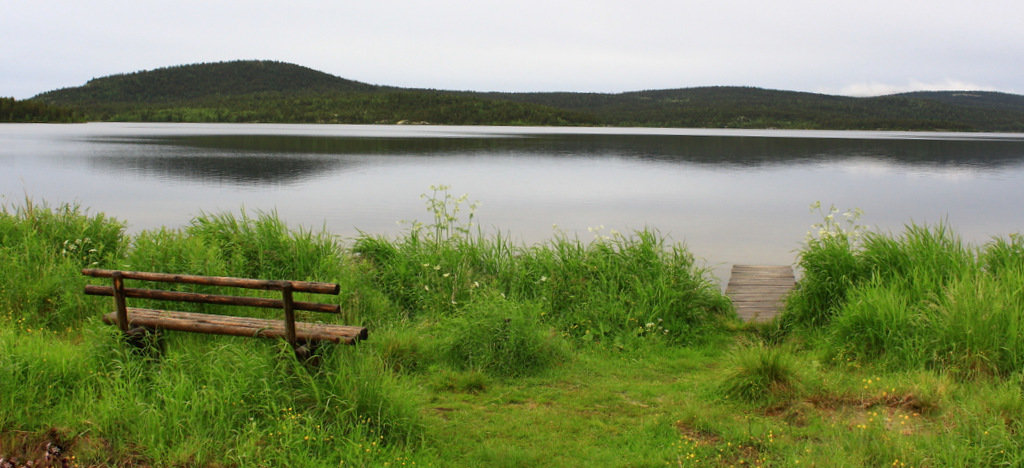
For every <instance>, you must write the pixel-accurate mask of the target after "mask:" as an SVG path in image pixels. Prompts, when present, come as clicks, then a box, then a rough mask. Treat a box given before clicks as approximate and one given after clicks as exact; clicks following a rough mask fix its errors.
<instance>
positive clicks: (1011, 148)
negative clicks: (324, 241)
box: [94, 134, 1024, 185]
mask: <svg viewBox="0 0 1024 468" xmlns="http://www.w3.org/2000/svg"><path fill="white" fill-rule="evenodd" d="M94 143H102V144H107V145H128V146H135V147H137V148H139V149H140V150H139V151H129V152H127V153H129V154H130V156H128V155H125V154H119V155H108V156H100V157H97V158H95V163H96V164H97V165H100V166H103V167H106V168H113V169H117V170H125V171H129V172H133V173H141V174H149V175H157V176H162V177H170V178H187V179H194V180H210V181H217V182H228V183H235V184H240V185H248V184H264V183H272V184H288V183H296V182H300V181H302V180H303V179H306V178H310V177H320V176H323V175H324V174H327V173H331V172H337V171H341V170H349V169H352V168H354V167H355V166H358V165H362V164H366V163H368V162H370V161H371V160H370V159H366V158H342V157H332V156H342V155H358V156H377V157H381V156H383V157H391V156H489V157H493V156H503V157H518V158H537V157H543V158H567V157H568V158H601V157H615V158H626V159H630V160H635V161H637V162H645V161H650V162H659V163H674V164H695V165H702V166H717V167H722V168H728V167H737V168H743V167H748V168H756V167H760V166H770V165H792V164H802V163H807V162H816V163H823V162H835V161H843V160H861V159H870V160H875V161H878V162H880V163H883V164H886V165H894V166H904V167H909V168H910V169H927V170H934V169H936V168H943V167H945V168H972V169H976V170H985V169H991V170H998V169H999V168H1002V167H1005V166H1012V165H1021V164H1024V141H1021V140H929V139H903V140H900V139H855V138H827V139H826V138H779V137H759V136H729V137H723V136H708V135H620V134H616V135H600V134H598V135H572V134H559V135H529V134H523V135H518V136H514V137H494V136H486V137H469V138H450V137H436V138H435V137H404V138H381V137H333V136H305V135H252V134H245V135H230V134H229V135H169V136H156V137H153V136H148V137H138V138H117V139H111V138H104V139H96V140H95V141H94ZM144 147H145V148H149V149H148V150H142V148H144ZM168 153H172V155H171V156H168V155H167V154H168ZM377 162H380V161H377Z"/></svg>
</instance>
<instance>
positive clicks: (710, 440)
mask: <svg viewBox="0 0 1024 468" xmlns="http://www.w3.org/2000/svg"><path fill="white" fill-rule="evenodd" d="M675 426H676V430H677V431H679V433H680V434H682V435H683V438H685V439H687V440H689V441H692V442H695V443H696V444H697V445H715V444H718V443H719V442H721V441H722V438H721V437H719V436H718V434H715V433H713V432H711V431H708V430H704V429H697V428H695V427H693V426H691V425H689V424H686V423H684V422H682V421H676V424H675Z"/></svg>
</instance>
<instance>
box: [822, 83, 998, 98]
mask: <svg viewBox="0 0 1024 468" xmlns="http://www.w3.org/2000/svg"><path fill="white" fill-rule="evenodd" d="M995 90H996V88H995V87H992V86H985V85H979V84H975V83H969V82H966V81H960V80H953V79H947V80H944V81H938V82H931V83H925V82H922V81H917V80H911V81H909V82H907V84H902V85H899V84H890V83H879V82H869V83H854V84H850V85H847V86H844V87H842V88H840V89H838V90H836V89H819V90H818V92H820V93H825V94H838V95H840V96H854V97H870V96H885V95H889V94H898V93H909V92H913V91H995Z"/></svg>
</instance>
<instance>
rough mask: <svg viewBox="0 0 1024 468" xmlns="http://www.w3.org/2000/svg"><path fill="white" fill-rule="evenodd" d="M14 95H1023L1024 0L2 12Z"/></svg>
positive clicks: (592, 1)
mask: <svg viewBox="0 0 1024 468" xmlns="http://www.w3.org/2000/svg"><path fill="white" fill-rule="evenodd" d="M0 1H2V4H0V96H14V97H16V98H19V99H21V98H28V97H31V96H34V95H35V94H38V93H41V92H44V91H49V90H52V89H56V88H63V87H69V86H79V85H82V84H84V83H85V82H86V81H88V80H89V79H91V78H96V77H101V76H106V75H110V74H115V73H126V72H133V71H138V70H148V69H153V68H160V67H166V66H171V65H180V64H188V63H198V62H216V61H225V60H238V59H268V60H279V61H283V62H291V63H296V64H299V65H304V66H308V67H311V68H314V69H317V70H321V71H325V72H327V73H331V74H334V75H338V76H341V77H344V78H348V79H353V80H358V81H363V82H368V83H373V84H383V85H394V86H405V87H419V88H437V89H457V90H478V91H597V92H622V91H633V90H641V89H661V88H682V87H692V86H705V85H742V86H757V87H762V88H772V89H787V90H797V91H811V92H822V93H829V94H844V95H878V94H888V93H892V92H901V91H908V90H914V89H984V90H998V91H1005V92H1012V93H1018V94H1024V1H1022V0H973V1H958V0H926V1H925V0H922V1H917V0H884V1H881V0H842V1H832V0H776V1H766V0H701V1H693V0H675V1H670V0H628V1H625V0H623V1H612V0H586V1H575V0H574V1H559V0H544V1H539V0H505V1H500V2H498V1H489V0H476V1H454V0H430V1H415V2H414V1H404V2H400V1H390V0H362V1H328V0H292V1H287V2H286V1H264V0H248V1H230V2H229V1H218V0H202V1H198V0H174V1H146V0H134V1H111V0H89V1H84V0H74V1H49V0H0Z"/></svg>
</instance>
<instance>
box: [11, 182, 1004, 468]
mask: <svg viewBox="0 0 1024 468" xmlns="http://www.w3.org/2000/svg"><path fill="white" fill-rule="evenodd" d="M427 198H428V206H429V204H430V203H431V201H437V200H441V201H442V205H443V206H445V207H446V209H448V211H442V210H440V209H439V208H438V206H437V205H435V206H432V207H431V209H432V211H431V213H433V214H435V215H437V214H438V213H441V214H442V215H441V216H439V217H435V218H434V221H433V224H432V225H415V224H414V225H412V226H411V227H410V230H409V231H408V232H407V233H406V234H404V235H402V236H399V237H397V238H394V239H387V238H381V237H376V236H371V235H364V236H362V237H361V238H359V239H357V240H356V241H354V242H353V243H352V245H351V246H346V245H342V244H340V243H339V241H338V240H337V239H336V238H335V237H333V236H331V235H330V234H329V233H325V232H313V231H305V230H298V231H296V230H292V229H290V228H288V227H287V226H285V225H284V224H283V223H282V222H281V221H280V219H279V218H278V217H277V216H276V215H274V214H273V213H262V214H259V215H257V216H256V217H250V216H248V215H247V214H245V213H241V214H238V215H234V214H202V215H200V216H197V217H196V218H195V219H194V220H193V222H192V223H190V224H189V225H187V226H185V227H183V228H180V229H158V230H152V231H146V232H142V233H139V234H135V235H131V236H129V235H126V234H124V230H123V224H122V223H120V222H118V221H117V220H111V219H109V218H106V217H104V216H102V215H99V214H89V213H87V212H85V211H84V210H81V209H80V208H78V207H75V206H70V205H62V206H57V207H53V208H50V207H46V206H41V205H34V204H28V205H26V206H24V207H13V208H11V207H5V208H4V209H3V210H2V211H0V241H2V243H0V257H2V259H3V260H4V261H3V262H0V273H2V274H0V287H2V288H3V290H2V292H3V294H0V301H2V302H0V458H5V459H7V460H12V459H16V460H18V461H17V463H25V462H27V461H29V460H34V461H36V462H37V463H40V462H42V461H44V459H43V451H44V450H45V447H46V445H47V443H50V444H51V447H52V446H53V445H54V444H56V445H57V446H60V447H61V449H62V454H61V455H60V457H62V458H63V459H64V460H65V461H67V462H68V464H69V465H72V466H74V465H77V466H111V465H120V466H127V465H148V466H343V465H355V466H403V465H404V466H414V465H415V466H665V465H670V466H1020V465H1021V464H1024V416H1022V415H1024V370H1022V369H1024V359H1022V353H1024V346H1022V344H1021V343H1024V340H1022V331H1024V327H1022V326H1021V324H1020V318H1021V314H1022V311H1024V292H1022V291H1024V286H1022V285H1024V257H1022V253H1024V247H1022V246H1024V244H1022V241H1021V237H1020V236H1010V237H1008V238H1004V239H994V240H993V241H992V242H990V243H989V244H986V245H984V246H979V247H974V246H968V245H964V244H963V243H961V242H960V241H959V240H958V239H957V238H956V236H955V234H954V233H952V232H951V231H950V230H949V229H948V228H946V227H943V226H933V227H917V226H911V227H908V229H907V230H906V231H905V232H904V233H902V234H899V235H891V234H879V233H866V232H857V233H856V234H851V233H852V232H854V231H851V230H844V231H842V232H843V233H845V234H844V236H845V237H844V236H824V237H817V238H816V240H814V239H812V241H810V242H808V246H807V247H806V248H805V250H804V251H803V252H802V256H801V266H803V267H804V268H805V276H804V278H803V280H802V281H801V284H800V288H799V289H798V291H797V292H795V293H794V295H793V296H791V297H790V300H789V304H788V306H787V310H786V315H787V316H785V317H783V318H782V319H781V320H780V321H779V323H777V324H774V325H770V326H762V327H753V326H745V325H741V324H739V323H738V322H736V321H735V317H734V316H733V314H732V311H731V308H730V306H729V304H728V302H727V300H726V299H724V298H723V296H722V295H721V293H720V292H718V288H717V287H716V286H715V285H714V284H713V283H711V282H710V281H709V280H708V279H707V278H708V276H707V272H706V270H704V269H703V268H702V267H701V266H699V265H696V264H694V261H693V257H692V255H690V254H689V252H688V251H686V249H685V248H683V247H682V246H678V245H666V244H665V243H664V241H663V239H662V238H661V237H660V236H659V235H658V234H657V233H656V232H652V231H644V232H639V233H634V234H633V235H613V236H607V237H598V238H597V239H595V240H594V241H592V242H589V243H585V242H581V241H579V240H577V239H568V238H564V237H563V238H555V239H554V240H551V241H549V242H546V243H542V244H538V245H534V246H517V245H513V244H511V243H510V242H508V241H507V239H505V238H503V237H501V236H497V235H494V236H485V235H483V234H482V233H480V231H479V230H476V229H474V228H473V226H472V225H471V223H469V222H464V221H463V219H465V212H463V213H462V214H461V215H460V214H459V213H458V212H456V211H454V210H451V209H449V208H452V207H451V204H452V203H456V202H458V203H461V201H459V200H458V199H452V198H450V197H448V196H447V193H446V191H444V190H439V191H436V192H435V193H434V194H433V195H432V196H430V197H427ZM470 211H471V210H470ZM460 216H461V217H460ZM438 224H443V226H438ZM831 227H832V228H834V227H835V224H832V225H831ZM75 239H79V240H80V241H79V242H78V243H79V244H82V245H83V246H85V245H87V246H89V247H88V248H86V249H79V248H77V247H76V248H72V249H70V250H69V249H68V248H67V247H66V246H67V245H76V244H75ZM85 239H88V241H86V240H85ZM93 250H95V251H93ZM90 265H97V266H102V267H110V268H132V269H139V270H159V271H171V272H189V273H200V274H211V275H237V276H251V277H260V278H268V279H275V278H289V279H313V280H321V281H333V282H338V283H340V284H341V285H342V289H343V293H342V294H341V295H340V296H338V297H336V298H335V297H330V298H328V299H327V300H329V301H337V302H338V303H339V304H341V305H342V307H343V309H344V311H345V313H344V314H342V315H341V316H329V315H328V316H324V315H323V314H316V315H311V316H308V317H305V318H306V319H316V320H325V321H335V322H338V323H355V324H364V325H368V326H370V339H369V340H368V341H366V342H364V343H361V344H359V345H357V346H351V347H330V348H327V349H326V350H324V352H323V355H322V358H323V362H322V364H321V366H320V367H318V368H310V367H306V366H303V365H302V364H300V363H298V362H296V360H295V359H294V358H293V357H292V355H291V350H290V349H289V348H288V347H287V346H286V345H284V344H283V343H281V342H277V341H271V340H254V339H246V338H235V337H222V336H208V335H197V334H187V333H174V332H169V333H167V334H166V341H165V343H164V351H163V353H162V354H159V355H154V354H147V353H138V352H133V351H130V350H129V348H128V347H126V346H125V344H124V343H122V339H121V338H120V337H119V335H118V333H117V332H116V329H114V328H113V327H110V326H108V325H104V324H102V323H101V322H100V321H99V319H98V318H99V316H100V315H102V314H103V313H105V312H106V311H107V310H108V309H109V308H110V306H111V305H110V302H109V298H96V297H85V296H84V295H83V294H81V288H82V285H83V284H85V280H84V279H83V278H82V277H81V275H80V274H79V269H80V268H82V267H83V266H90ZM232 292H233V293H237V291H232ZM316 299H317V300H322V298H320V297H318V298H316ZM141 303H143V302H142V301H137V302H133V304H141ZM154 305H155V304H154ZM162 305H166V304H162ZM182 306H183V307H188V306H187V305H182ZM236 309H237V308H236ZM202 310H206V311H214V312H215V311H218V310H222V309H220V308H218V307H210V306H207V308H205V309H202ZM251 312H252V313H253V314H263V315H265V316H274V314H275V313H274V312H267V311H251ZM231 313H237V311H236V310H232V311H231ZM72 457H73V458H72Z"/></svg>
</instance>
